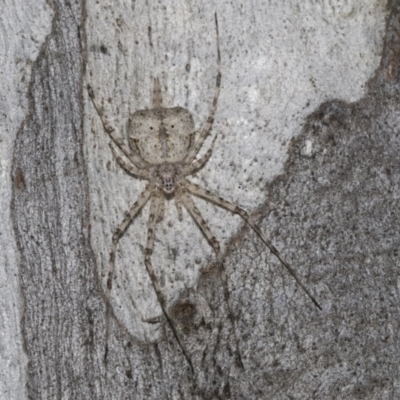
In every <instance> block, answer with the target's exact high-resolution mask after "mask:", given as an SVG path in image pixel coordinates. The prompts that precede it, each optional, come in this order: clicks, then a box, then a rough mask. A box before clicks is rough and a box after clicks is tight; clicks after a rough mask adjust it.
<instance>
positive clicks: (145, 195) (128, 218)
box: [104, 185, 152, 361]
mask: <svg viewBox="0 0 400 400" xmlns="http://www.w3.org/2000/svg"><path fill="white" fill-rule="evenodd" d="M151 191H152V187H151V186H150V185H148V186H147V187H146V189H145V190H144V191H143V192H142V193H141V194H140V195H139V197H138V199H137V200H136V202H135V203H134V204H133V206H132V207H131V209H130V210H129V212H128V213H127V214H126V215H125V218H124V219H123V220H122V222H121V224H120V225H119V226H118V228H117V229H116V230H115V232H114V234H113V236H112V242H111V251H110V262H109V269H108V277H107V288H106V351H105V354H104V361H106V360H107V353H108V335H109V325H110V323H109V322H110V311H111V310H110V294H111V288H112V280H113V276H114V269H115V253H116V251H117V245H118V242H119V240H120V239H121V237H122V236H123V235H124V233H125V232H126V230H127V229H128V226H129V224H130V223H131V222H132V220H133V219H134V218H135V217H136V215H137V214H138V212H139V211H140V210H141V209H142V207H144V205H145V204H146V203H147V201H148V200H149V198H150V196H151Z"/></svg>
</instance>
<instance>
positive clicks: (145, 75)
mask: <svg viewBox="0 0 400 400" xmlns="http://www.w3.org/2000/svg"><path fill="white" fill-rule="evenodd" d="M133 4H134V5H133ZM197 5H198V2H197V1H186V0H179V1H174V2H171V1H168V0H166V1H161V2H157V3H153V2H150V3H149V4H147V3H144V2H136V3H132V4H131V3H130V2H123V3H121V4H119V5H117V4H114V2H110V1H101V2H98V1H94V0H89V1H88V7H87V10H88V20H87V35H88V50H89V54H88V80H89V81H90V83H91V85H92V86H93V88H94V91H95V94H96V96H97V98H98V99H99V101H103V106H104V110H105V112H106V114H107V116H108V117H109V119H110V121H111V122H112V125H113V126H114V127H116V128H117V130H118V131H119V132H120V134H121V135H123V137H125V138H126V137H127V135H126V124H127V119H128V117H129V115H130V114H132V113H133V112H134V111H136V110H138V109H144V108H146V107H150V105H151V93H152V79H153V78H154V77H159V78H160V80H161V83H162V89H163V97H164V106H165V107H173V106H182V107H186V108H187V109H188V110H189V111H190V112H191V113H192V114H193V117H194V119H195V122H196V127H197V129H201V127H202V124H204V123H205V121H206V119H207V115H208V111H209V109H210V106H211V104H210V103H211V101H212V96H213V93H214V87H215V75H216V71H217V57H216V32H215V24H214V13H215V12H216V13H217V15H218V21H219V30H220V42H221V58H222V87H221V94H220V99H219V103H218V110H217V115H216V119H215V124H214V128H213V133H218V134H219V137H218V139H217V142H216V148H215V150H214V153H213V156H212V158H211V159H210V161H209V162H208V163H207V165H206V166H205V168H203V170H202V171H200V172H199V173H198V176H197V177H195V178H193V181H195V182H197V183H199V184H201V185H203V186H204V187H206V188H208V189H209V190H211V191H213V192H214V193H217V194H219V195H220V196H222V197H225V198H227V199H228V200H230V201H233V202H236V203H237V204H239V205H240V206H242V207H244V208H246V209H247V210H248V211H249V212H251V211H254V210H256V209H257V208H259V207H260V206H261V205H262V204H263V202H264V201H265V197H266V190H265V187H266V184H267V183H268V182H271V181H272V180H273V178H275V177H276V176H277V175H278V174H280V173H282V172H283V166H284V163H285V162H286V160H287V151H288V148H289V143H290V139H291V138H293V137H295V136H297V135H298V134H299V133H300V131H301V128H302V126H303V124H304V119H305V117H306V116H307V115H308V114H309V113H310V112H311V111H312V110H314V109H315V107H317V106H318V104H320V103H321V102H323V101H325V100H327V99H332V98H340V99H343V100H344V101H355V100H357V99H358V98H360V97H361V96H362V95H363V94H364V93H365V84H366V81H367V80H368V79H369V78H370V77H371V75H372V74H373V72H374V71H375V69H376V68H377V66H378V64H379V60H380V54H381V51H382V45H383V32H384V26H385V25H384V18H385V15H386V14H385V7H384V4H382V2H381V1H380V0H379V1H378V0H375V1H367V2H364V3H363V4H362V5H361V4H360V3H359V2H358V1H357V0H353V1H345V2H342V1H333V2H330V1H322V2H315V1H302V2H298V1H285V2H282V1H269V2H262V1H260V2H242V4H240V5H239V4H236V5H235V3H234V2H233V4H230V3H226V4H221V3H220V2H207V4H204V7H202V8H201V10H199V9H198V7H197ZM87 112H88V114H89V115H90V119H87V121H86V122H87V124H86V131H87V132H88V135H87V136H86V149H87V150H86V151H87V159H88V169H89V177H90V178H89V187H90V193H91V210H92V213H91V217H92V220H91V226H92V232H93V235H92V243H93V247H94V248H96V249H97V251H96V252H95V253H96V259H97V262H98V264H99V266H101V271H102V275H103V286H104V285H105V277H106V276H107V271H108V253H109V249H110V243H111V237H112V234H113V232H114V230H115V229H116V227H117V226H118V224H119V223H120V222H121V221H122V219H123V217H124V213H125V212H127V211H128V210H129V208H130V207H131V206H132V204H133V203H134V202H135V200H136V198H137V197H138V195H139V194H140V192H141V191H142V190H143V188H144V182H141V181H139V180H137V179H134V178H132V177H130V176H128V175H127V174H126V173H125V172H124V171H123V170H122V168H121V167H120V166H119V165H117V163H116V162H115V160H114V159H113V156H112V154H111V151H110V149H109V148H108V143H109V141H110V140H109V137H108V135H106V134H105V132H104V131H103V128H102V126H101V122H100V119H99V118H98V116H97V115H96V112H95V110H94V107H93V106H92V104H91V103H90V102H89V104H88V106H87ZM210 140H211V138H210V139H209V141H208V142H207V145H209V143H210ZM206 148H207V146H204V148H203V149H202V151H201V153H204V152H205V149H206ZM160 161H161V160H160ZM196 203H197V204H198V205H199V208H200V210H201V212H202V213H203V215H204V217H205V219H206V221H208V222H209V223H210V225H211V228H212V230H213V232H214V233H215V234H216V236H217V237H218V238H219V239H220V240H221V244H222V247H223V248H225V244H226V243H227V242H228V240H229V238H231V237H232V235H234V234H235V233H236V232H237V229H238V228H239V226H240V223H241V221H240V219H239V218H237V217H232V216H231V215H230V214H229V213H227V212H226V211H221V210H219V209H216V208H215V207H213V206H210V205H207V204H205V203H204V202H203V201H201V200H196ZM147 216H148V212H147V208H145V210H144V212H143V213H142V214H141V215H139V216H138V218H136V220H135V221H134V222H133V224H132V226H131V227H130V228H129V231H128V232H127V233H126V235H125V237H123V238H122V239H121V241H120V245H119V252H118V254H119V257H118V258H117V263H116V277H117V283H118V287H115V290H113V292H112V303H113V308H114V310H115V313H116V314H117V316H118V319H119V320H120V321H121V322H123V324H124V325H125V326H126V327H127V328H128V330H129V331H130V332H131V333H132V334H133V335H134V336H135V337H136V338H138V339H140V340H145V341H147V340H153V339H156V338H159V337H160V335H161V334H162V330H160V327H159V326H158V325H157V324H156V325H154V324H148V323H143V322H142V320H143V319H149V318H154V317H157V316H159V315H161V310H160V307H159V306H158V303H157V299H156V295H155V293H154V290H153V287H152V285H151V282H150V279H149V277H148V274H147V272H146V269H145V267H144V263H143V246H144V244H145V240H146V220H147ZM157 239H158V241H157V242H156V246H155V252H154V255H153V264H154V268H155V270H156V271H157V275H158V276H159V277H160V279H161V281H162V283H163V286H164V292H165V294H166V296H168V298H169V300H170V302H171V303H173V302H174V301H176V299H177V298H178V296H179V295H180V294H181V292H182V290H184V288H190V287H194V286H195V285H196V282H197V281H198V278H199V271H200V269H201V268H203V267H204V266H205V265H207V263H208V262H210V261H211V260H213V259H214V258H215V255H214V253H213V251H212V249H211V248H210V246H209V244H208V243H207V242H206V240H205V239H204V238H203V236H202V234H201V232H200V231H199V229H198V228H197V227H196V226H195V225H194V224H193V222H192V219H191V218H190V216H189V215H188V214H187V213H185V218H184V221H183V222H182V223H181V222H178V221H177V212H176V209H175V205H174V202H173V201H170V202H168V203H167V207H166V217H165V220H164V222H163V223H161V224H159V225H158V226H157ZM283 245H284V244H283ZM238 279H239V281H237V282H231V283H232V285H233V286H238V285H240V284H241V283H240V277H238Z"/></svg>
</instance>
